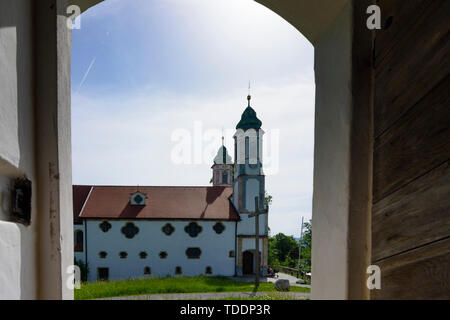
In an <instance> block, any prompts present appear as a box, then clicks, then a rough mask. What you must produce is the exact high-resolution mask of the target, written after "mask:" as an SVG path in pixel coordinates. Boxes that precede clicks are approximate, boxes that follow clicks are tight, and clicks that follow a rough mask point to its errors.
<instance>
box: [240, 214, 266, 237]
mask: <svg viewBox="0 0 450 320" xmlns="http://www.w3.org/2000/svg"><path fill="white" fill-rule="evenodd" d="M240 216H241V221H239V222H238V226H237V234H238V235H254V234H255V218H254V217H253V218H251V217H249V215H248V214H245V213H243V214H241V215H240ZM267 233H268V214H262V215H260V216H259V235H261V236H262V235H267Z"/></svg>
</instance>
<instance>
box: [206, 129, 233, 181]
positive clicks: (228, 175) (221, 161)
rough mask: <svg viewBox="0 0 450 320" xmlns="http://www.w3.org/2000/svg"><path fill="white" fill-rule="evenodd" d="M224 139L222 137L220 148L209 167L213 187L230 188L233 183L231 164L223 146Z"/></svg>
mask: <svg viewBox="0 0 450 320" xmlns="http://www.w3.org/2000/svg"><path fill="white" fill-rule="evenodd" d="M223 140H224V138H223V137H222V146H221V147H220V149H219V151H218V152H217V156H216V157H215V158H214V164H213V166H212V167H211V168H212V169H213V178H212V182H213V186H222V187H231V184H232V182H233V175H232V172H233V162H232V161H231V157H230V156H229V155H228V152H227V148H226V147H225V146H224V144H223Z"/></svg>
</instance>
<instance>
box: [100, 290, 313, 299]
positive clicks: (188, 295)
mask: <svg viewBox="0 0 450 320" xmlns="http://www.w3.org/2000/svg"><path fill="white" fill-rule="evenodd" d="M273 294H276V295H280V296H282V297H286V298H287V297H289V298H290V299H293V300H303V299H308V298H309V293H302V292H282V293H281V292H280V293H274V292H257V293H256V296H264V295H273ZM251 296H252V293H251V292H211V293H173V294H146V295H139V296H125V297H113V298H104V299H100V300H214V299H218V300H220V299H224V298H230V297H233V298H249V297H251Z"/></svg>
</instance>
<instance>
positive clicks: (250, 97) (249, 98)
mask: <svg viewBox="0 0 450 320" xmlns="http://www.w3.org/2000/svg"><path fill="white" fill-rule="evenodd" d="M251 99H252V96H251V95H250V81H249V82H248V96H247V100H248V106H249V107H250V100H251Z"/></svg>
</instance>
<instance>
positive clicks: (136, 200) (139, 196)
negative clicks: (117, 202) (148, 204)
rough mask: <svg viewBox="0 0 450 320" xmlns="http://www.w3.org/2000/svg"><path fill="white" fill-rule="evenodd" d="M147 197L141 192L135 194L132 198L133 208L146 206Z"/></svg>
mask: <svg viewBox="0 0 450 320" xmlns="http://www.w3.org/2000/svg"><path fill="white" fill-rule="evenodd" d="M146 198H147V196H146V195H145V194H143V193H141V192H139V191H137V192H135V193H133V194H132V195H131V198H130V204H131V205H132V206H145V199H146Z"/></svg>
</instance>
